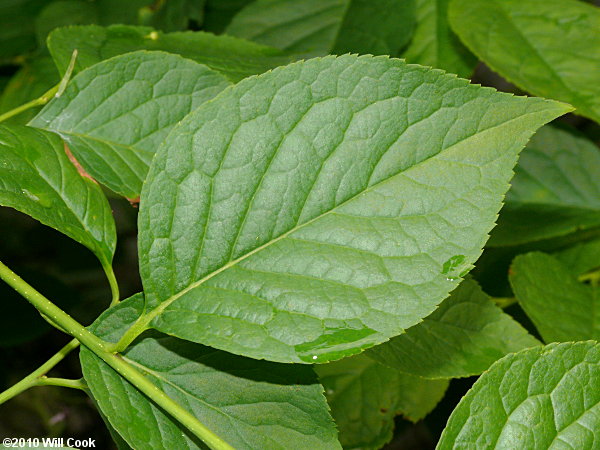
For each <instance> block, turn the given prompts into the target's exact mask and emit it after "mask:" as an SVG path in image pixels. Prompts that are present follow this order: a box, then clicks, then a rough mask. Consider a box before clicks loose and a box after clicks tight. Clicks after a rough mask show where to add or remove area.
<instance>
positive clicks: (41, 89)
mask: <svg viewBox="0 0 600 450" xmlns="http://www.w3.org/2000/svg"><path fill="white" fill-rule="evenodd" d="M59 81H60V79H59V77H58V72H57V71H56V66H55V65H54V62H53V61H52V58H50V56H38V57H37V58H34V59H31V60H27V62H26V63H25V64H24V65H23V67H21V69H19V71H18V72H17V73H16V74H14V75H13V77H12V78H11V79H10V82H9V83H8V85H7V86H6V89H5V90H4V92H2V95H1V96H0V114H1V113H4V112H7V111H10V110H11V109H13V108H16V107H18V106H21V105H23V104H25V103H27V102H28V101H30V100H33V99H36V98H38V97H41V96H42V95H43V94H44V93H46V91H48V90H49V89H51V88H52V87H53V86H55V85H56V84H58V82H59ZM40 109H41V108H39V107H37V108H31V109H28V110H26V111H24V112H22V113H21V114H18V115H16V116H13V117H11V118H10V119H9V120H8V121H7V122H5V123H13V124H22V125H25V124H26V123H27V122H29V121H30V120H31V119H32V118H33V117H34V116H35V115H36V113H37V112H38V111H39V110H40Z"/></svg>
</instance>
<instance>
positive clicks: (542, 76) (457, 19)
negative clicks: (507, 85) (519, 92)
mask: <svg viewBox="0 0 600 450" xmlns="http://www.w3.org/2000/svg"><path fill="white" fill-rule="evenodd" d="M449 17H450V23H451V25H452V28H453V29H454V31H455V32H456V33H457V34H458V35H459V36H460V38H461V39H462V41H463V42H464V43H465V44H466V45H467V47H469V48H470V49H471V50H472V51H473V53H475V54H476V55H477V56H478V57H479V58H480V59H482V60H483V61H484V62H485V63H486V64H487V65H488V66H490V67H491V68H492V69H494V70H495V71H497V72H498V73H499V74H500V75H502V76H503V77H504V78H506V79H507V80H509V81H511V82H513V83H514V84H516V85H517V86H519V87H520V88H522V89H524V90H526V91H528V92H531V93H532V94H535V95H540V96H543V97H549V98H555V99H557V100H562V101H564V102H568V103H570V104H572V105H573V106H575V107H576V108H577V111H576V113H578V114H581V115H584V116H586V117H589V118H591V119H594V120H596V121H597V122H600V84H598V67H599V66H600V33H598V30H599V29H600V8H598V7H597V6H595V5H589V4H586V3H584V2H581V1H578V0H453V1H452V2H451V3H450V10H449Z"/></svg>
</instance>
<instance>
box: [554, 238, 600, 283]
mask: <svg viewBox="0 0 600 450" xmlns="http://www.w3.org/2000/svg"><path fill="white" fill-rule="evenodd" d="M599 255H600V239H595V240H590V241H587V242H580V243H578V244H576V245H574V246H572V247H569V248H566V249H563V250H561V251H559V252H556V253H554V254H553V255H552V256H554V257H555V258H557V259H558V260H559V261H560V262H562V263H563V265H565V266H567V267H568V268H569V270H570V271H571V272H572V273H574V274H575V275H582V274H584V273H586V272H589V271H590V270H592V269H597V268H600V256H599Z"/></svg>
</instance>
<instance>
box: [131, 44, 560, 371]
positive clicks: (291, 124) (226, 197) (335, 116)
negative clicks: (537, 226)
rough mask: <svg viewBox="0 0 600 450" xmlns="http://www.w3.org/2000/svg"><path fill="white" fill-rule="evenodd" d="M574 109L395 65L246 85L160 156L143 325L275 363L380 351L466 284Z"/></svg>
mask: <svg viewBox="0 0 600 450" xmlns="http://www.w3.org/2000/svg"><path fill="white" fill-rule="evenodd" d="M567 110H568V107H567V106H565V105H562V104H558V103H555V102H551V101H546V100H541V99H527V98H518V97H513V96H511V95H507V94H500V93H497V92H496V91H494V90H492V89H484V88H481V87H478V86H472V85H469V84H468V83H467V81H465V80H461V79H457V78H455V77H454V76H449V75H444V74H443V73H441V72H440V71H434V70H429V69H426V68H423V67H419V66H407V65H406V64H405V63H404V62H403V61H401V60H395V59H389V58H387V57H372V56H364V57H357V56H352V55H346V56H342V57H338V58H336V57H327V58H317V59H312V60H308V61H306V62H301V63H296V64H292V65H290V66H287V67H284V68H279V69H276V70H274V71H272V72H269V73H267V74H264V75H261V76H259V77H253V78H249V79H247V80H244V81H242V82H241V83H238V84H237V85H236V86H234V87H233V88H232V89H228V90H227V91H225V92H223V93H222V94H221V95H219V96H218V97H217V98H215V99H214V100H213V101H211V102H208V103H206V104H205V105H203V106H202V107H200V108H199V109H198V110H196V111H195V112H194V113H192V114H190V115H189V116H188V117H187V118H186V119H185V120H184V121H183V122H182V124H181V125H180V126H178V127H177V128H175V129H174V130H173V131H172V132H171V134H170V135H169V137H168V138H167V140H166V141H165V143H164V144H163V146H162V148H161V149H160V150H159V152H158V153H157V155H156V157H155V159H154V161H153V164H152V167H151V171H150V173H149V175H148V179H147V182H146V184H145V185H144V190H143V192H142V203H141V209H140V219H139V227H140V240H139V254H140V270H141V275H142V279H143V283H144V289H145V293H146V301H147V316H146V317H145V320H147V321H152V323H151V325H152V326H154V327H155V328H157V329H159V330H161V331H163V332H165V333H168V334H172V335H175V336H178V337H180V338H183V339H189V340H192V341H195V342H199V343H203V344H205V345H211V346H214V347H217V348H221V349H223V350H227V351H230V352H232V353H236V354H242V355H245V356H251V357H255V358H265V359H269V360H274V361H280V362H327V361H330V360H334V359H339V358H342V357H344V356H349V355H351V354H354V353H357V352H359V351H360V350H361V349H364V348H366V347H370V346H373V345H375V344H378V343H381V342H383V341H386V340H387V339H389V338H390V337H392V336H395V335H397V334H400V333H401V332H403V331H404V330H405V329H406V328H408V327H411V326H413V325H415V324H417V323H418V322H420V321H421V320H422V319H423V318H424V317H426V316H428V315H429V314H430V313H431V312H432V311H433V310H434V309H435V308H436V306H437V305H438V304H439V303H440V302H441V301H442V300H443V299H444V298H445V297H446V296H447V295H448V293H449V292H450V291H451V290H452V289H453V288H454V287H456V285H457V284H458V282H459V280H460V275H461V274H464V272H465V271H467V270H468V269H469V268H470V267H471V265H472V264H473V262H474V261H475V260H476V259H477V258H478V256H479V254H480V253H481V248H482V247H483V244H484V243H485V240H486V238H487V233H488V232H489V230H490V229H491V227H492V226H493V223H494V221H495V218H496V214H497V211H498V210H499V207H500V203H501V198H502V195H503V193H504V192H505V191H506V189H507V188H508V180H509V178H510V176H511V173H512V167H513V165H514V164H515V161H516V157H517V154H518V152H519V150H520V149H521V148H522V146H523V145H524V143H525V141H526V140H527V139H528V137H529V136H530V135H531V133H532V132H533V131H534V130H535V129H536V128H537V127H539V126H541V125H542V124H543V123H545V122H547V121H548V120H551V119H552V118H554V117H556V116H557V115H560V114H561V113H563V112H565V111H567Z"/></svg>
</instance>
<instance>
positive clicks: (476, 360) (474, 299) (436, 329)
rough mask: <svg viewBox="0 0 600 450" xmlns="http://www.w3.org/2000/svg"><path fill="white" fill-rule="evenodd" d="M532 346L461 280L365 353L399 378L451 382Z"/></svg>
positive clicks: (476, 289)
mask: <svg viewBox="0 0 600 450" xmlns="http://www.w3.org/2000/svg"><path fill="white" fill-rule="evenodd" d="M535 345H540V342H539V341H538V340H537V339H535V338H534V337H533V336H531V335H530V334H528V333H527V331H525V329H524V328H523V327H521V325H519V323H518V322H516V321H515V320H513V319H512V318H511V317H510V316H509V315H508V314H505V313H504V312H502V310H501V309H500V308H498V307H497V306H496V305H495V304H494V302H493V301H492V300H491V299H490V298H489V297H488V296H487V295H486V294H485V293H484V292H483V291H482V290H481V288H480V287H479V286H478V285H477V283H476V282H474V281H473V280H470V279H467V280H465V281H463V282H462V283H461V284H460V286H458V288H456V290H455V291H454V292H452V294H451V295H450V297H448V298H447V299H446V300H444V301H443V302H442V304H441V305H440V306H439V307H438V309H436V310H435V311H434V312H433V313H432V314H431V315H430V316H428V317H426V318H425V319H424V320H423V322H422V323H420V324H418V325H415V326H414V327H412V328H409V329H408V330H406V333H404V334H401V335H400V336H397V337H395V338H393V339H392V340H391V341H389V342H386V343H384V344H381V345H378V346H377V347H374V348H372V349H369V350H368V351H367V353H366V354H367V355H368V356H369V357H371V358H373V359H375V360H376V361H378V362H380V363H381V364H385V365H386V366H389V367H392V368H394V369H397V370H401V371H402V372H405V373H410V374H413V375H418V376H421V377H424V378H456V377H468V376H471V375H479V374H480V373H481V372H483V371H484V370H486V369H487V368H488V367H489V366H490V365H492V363H494V362H495V361H496V360H498V359H500V358H502V357H503V356H504V355H506V354H508V353H511V352H516V351H519V350H522V349H524V348H527V347H533V346H535Z"/></svg>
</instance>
